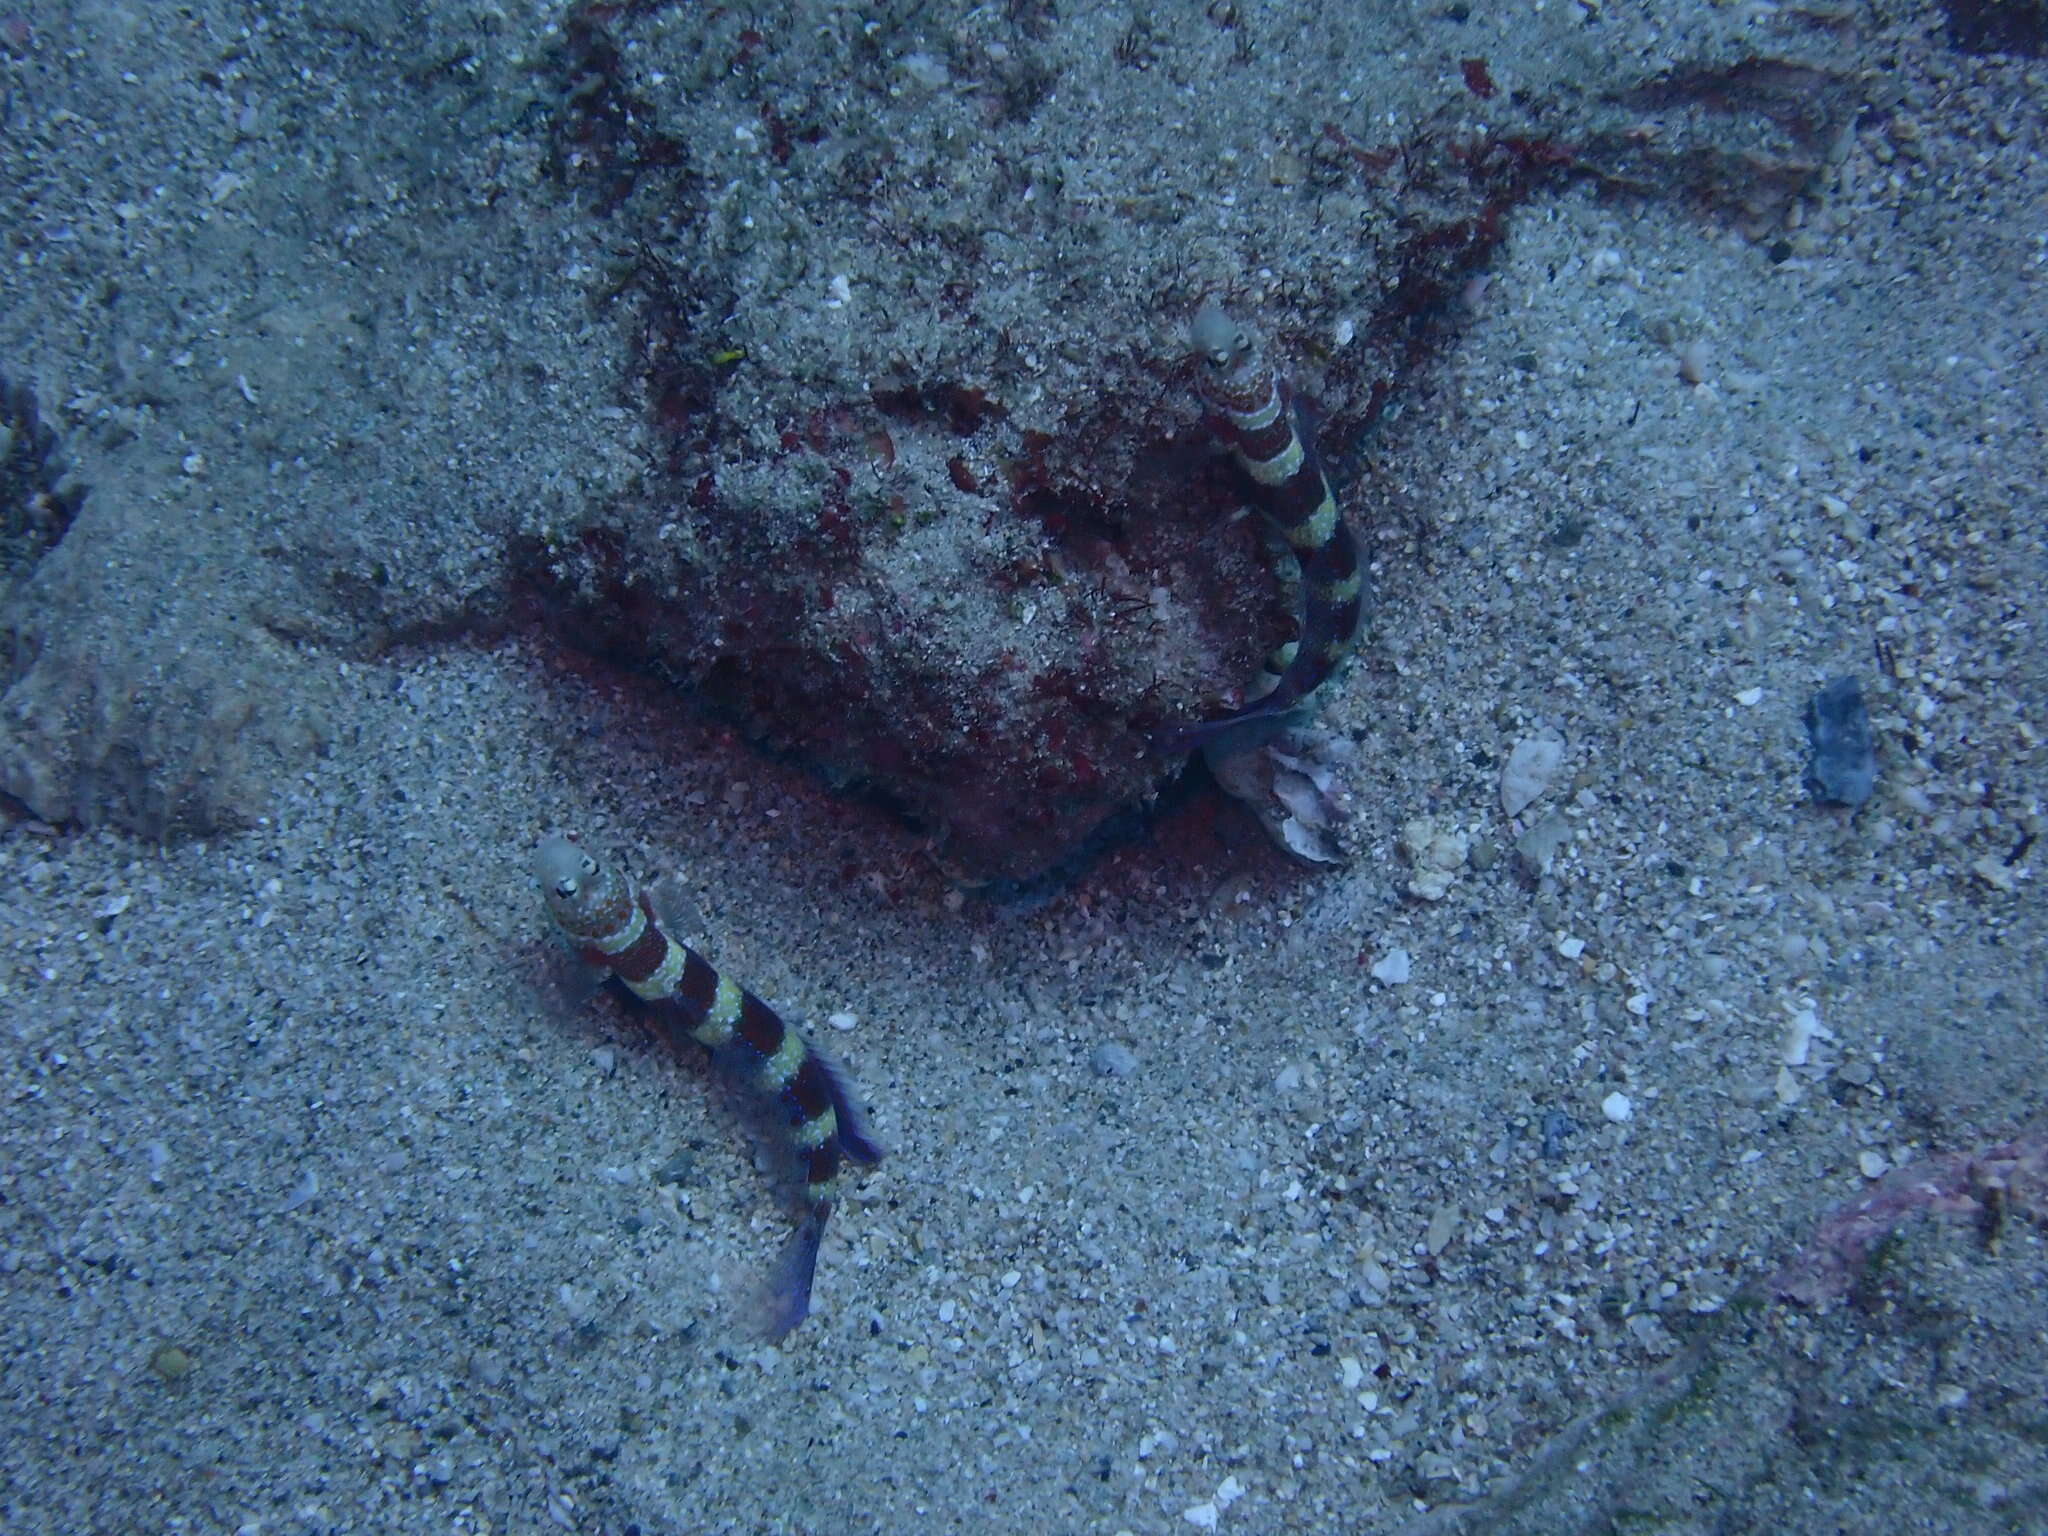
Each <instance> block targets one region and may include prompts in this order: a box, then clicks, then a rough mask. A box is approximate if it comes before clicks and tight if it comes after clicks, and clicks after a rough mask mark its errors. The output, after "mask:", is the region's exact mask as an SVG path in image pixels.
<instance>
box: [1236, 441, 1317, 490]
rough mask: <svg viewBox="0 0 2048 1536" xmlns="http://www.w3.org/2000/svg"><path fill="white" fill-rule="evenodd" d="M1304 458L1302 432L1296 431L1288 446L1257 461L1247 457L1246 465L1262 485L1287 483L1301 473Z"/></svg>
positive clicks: (1252, 475) (1248, 471)
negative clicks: (1268, 457)
mask: <svg viewBox="0 0 2048 1536" xmlns="http://www.w3.org/2000/svg"><path fill="white" fill-rule="evenodd" d="M1302 458H1303V455H1302V451H1301V434H1300V433H1299V432H1296V433H1293V434H1291V435H1290V436H1289V437H1288V439H1287V446H1286V447H1285V448H1282V449H1281V450H1280V451H1279V452H1278V453H1276V454H1274V455H1273V457H1271V458H1270V459H1260V460H1257V461H1256V462H1255V461H1253V460H1251V459H1245V460H1244V467H1245V470H1246V472H1247V473H1248V474H1250V475H1251V477H1252V478H1253V479H1254V480H1256V481H1258V482H1259V484H1261V485H1285V484H1286V483H1287V482H1288V481H1289V480H1292V479H1293V478H1294V477H1295V476H1296V475H1298V474H1300V473H1301V465H1302Z"/></svg>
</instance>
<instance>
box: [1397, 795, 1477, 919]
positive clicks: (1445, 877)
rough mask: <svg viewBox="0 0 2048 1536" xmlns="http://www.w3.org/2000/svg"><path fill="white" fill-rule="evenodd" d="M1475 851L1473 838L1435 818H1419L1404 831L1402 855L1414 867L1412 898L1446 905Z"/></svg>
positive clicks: (1402, 829)
mask: <svg viewBox="0 0 2048 1536" xmlns="http://www.w3.org/2000/svg"><path fill="white" fill-rule="evenodd" d="M1471 849H1472V839H1471V837H1470V835H1469V834H1467V833H1465V832H1462V831H1460V830H1459V829H1458V828H1456V827H1455V826H1450V825H1446V824H1444V823H1442V822H1440V821H1438V820H1437V818H1436V817H1434V816H1416V817H1413V818H1411V819H1410V820H1409V821H1408V822H1406V823H1405V824H1404V825H1403V826H1402V828H1401V852H1402V853H1403V854H1405V855H1406V856H1407V859H1408V862H1409V863H1410V864H1411V865H1412V866H1413V867H1414V871H1415V872H1414V874H1413V875H1412V876H1410V878H1409V880H1408V887H1407V889H1408V894H1409V895H1411V896H1415V897H1419V898H1420V899H1421V900H1423V901H1442V900H1443V899H1444V897H1446V896H1448V895H1449V894H1450V891H1451V885H1452V883H1453V882H1454V881H1456V879H1457V878H1458V872H1459V871H1460V870H1462V869H1463V868H1464V867H1465V857H1466V855H1467V854H1468V853H1470V852H1471Z"/></svg>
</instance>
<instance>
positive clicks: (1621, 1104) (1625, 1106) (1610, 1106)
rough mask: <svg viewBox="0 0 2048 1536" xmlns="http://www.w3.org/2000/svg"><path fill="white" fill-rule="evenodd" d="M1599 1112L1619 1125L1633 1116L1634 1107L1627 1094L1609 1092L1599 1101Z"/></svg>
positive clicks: (1634, 1112)
mask: <svg viewBox="0 0 2048 1536" xmlns="http://www.w3.org/2000/svg"><path fill="white" fill-rule="evenodd" d="M1600 1113H1601V1114H1603V1115H1605V1116H1606V1117H1607V1118H1608V1119H1610V1120H1612V1121H1613V1122H1614V1123H1615V1124H1616V1125H1621V1124H1624V1123H1625V1122H1627V1121H1630V1120H1633V1119H1634V1118H1635V1114H1636V1107H1635V1105H1634V1104H1633V1103H1631V1102H1630V1101H1629V1096H1628V1095H1627V1094H1625V1093H1618V1092H1617V1093H1610V1094H1609V1095H1607V1097H1606V1098H1604V1099H1602V1100H1601V1101H1600Z"/></svg>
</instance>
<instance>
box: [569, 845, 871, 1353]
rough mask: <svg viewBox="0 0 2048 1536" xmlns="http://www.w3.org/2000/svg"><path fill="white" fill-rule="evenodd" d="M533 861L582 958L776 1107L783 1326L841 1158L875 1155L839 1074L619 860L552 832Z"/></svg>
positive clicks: (800, 1298) (801, 1306)
mask: <svg viewBox="0 0 2048 1536" xmlns="http://www.w3.org/2000/svg"><path fill="white" fill-rule="evenodd" d="M533 872H534V877H535V878H536V879H537V880H538V881H539V882H540V888H541V894H542V896H543V897H544V898H545V899H546V901H547V906H548V913H549V915H550V916H551V917H553V918H554V920H555V926H556V927H557V928H558V929H560V930H561V933H562V936H563V937H564V938H565V939H567V940H568V941H569V943H570V945H571V946H572V947H573V948H574V949H575V951H576V953H577V955H578V956H579V957H580V958H581V959H582V960H583V961H584V963H585V964H587V965H589V966H591V967H592V968H594V969H596V970H598V971H600V972H606V973H609V975H611V976H615V977H617V978H618V980H619V981H620V982H622V983H623V984H624V985H625V986H626V988H627V989H628V990H629V991H631V992H632V993H633V994H634V995H635V996H636V997H639V998H640V999H642V1000H643V1001H644V1002H646V1004H647V1005H648V1006H649V1008H651V1009H652V1010H653V1011H654V1014H655V1019H656V1023H657V1025H658V1026H659V1027H660V1028H661V1030H662V1032H663V1033H665V1034H669V1035H674V1034H676V1033H684V1034H687V1035H689V1036H690V1038H692V1039H693V1040H696V1041H697V1042H698V1043H699V1044H701V1045H703V1046H706V1047H707V1048H709V1049H710V1050H711V1051H713V1052H714V1053H716V1054H719V1055H721V1056H727V1057H729V1058H731V1059H732V1060H733V1061H734V1062H735V1063H736V1064H737V1065H738V1066H739V1068H740V1071H741V1074H742V1076H743V1077H744V1078H745V1079H746V1080H747V1081H748V1082H749V1084H750V1085H751V1086H753V1087H755V1088H756V1089H757V1090H758V1091H759V1092H760V1093H761V1094H762V1095H764V1096H765V1098H766V1099H767V1100H768V1102H769V1103H770V1104H771V1105H772V1106H773V1111H771V1112H774V1111H779V1116H780V1119H781V1122H782V1125H783V1127H784V1128H785V1129H786V1132H787V1135H788V1139H789V1145H790V1148H791V1149H792V1150H793V1151H794V1153H795V1155H796V1161H797V1165H798V1167H799V1168H800V1169H801V1171H802V1174H803V1181H804V1189H803V1199H804V1216H803V1220H802V1222H801V1223H800V1224H799V1226H798V1228H797V1231H796V1234H795V1236H794V1237H793V1238H792V1239H791V1240H790V1244H789V1247H788V1248H787V1249H786V1250H785V1252H784V1255H783V1260H782V1264H781V1267H780V1268H779V1270H778V1271H777V1276H776V1280H775V1283H774V1285H773V1287H772V1289H771V1293H770V1296H769V1315H768V1317H767V1319H766V1329H767V1332H768V1335H769V1337H770V1338H773V1339H778V1340H779V1339H781V1338H783V1337H785V1336H786V1335H787V1334H788V1333H789V1331H790V1330H791V1329H793V1328H794V1327H796V1325H797V1324H798V1323H800V1322H802V1321H803V1320H804V1318H805V1317H806V1316H807V1315H808V1314H809V1312H810V1303H811V1279H812V1276H813V1275H814V1274H815V1273H816V1270H817V1263H818V1242H819V1239H820V1238H822V1237H823V1236H824V1232H825V1222H826V1219H827V1218H828V1217H829V1216H830V1215H831V1214H832V1205H833V1202H834V1201H835V1200H836V1199H837V1197H838V1193H839V1185H840V1180H841V1167H842V1164H843V1163H844V1162H855V1163H864V1164H869V1165H873V1164H875V1163H878V1162H880V1161H881V1160H882V1149H881V1148H880V1147H878V1146H877V1145H876V1144H875V1142H874V1140H873V1138H871V1137H870V1136H869V1134H868V1130H867V1125H866V1123H865V1122H864V1120H863V1119H862V1117H861V1114H860V1110H859V1109H858V1107H857V1106H856V1105H855V1104H854V1102H853V1096H852V1094H851V1093H850V1092H849V1091H848V1089H847V1085H846V1081H845V1079H844V1078H843V1077H841V1076H840V1074H839V1072H838V1071H837V1069H836V1068H834V1067H833V1065H832V1063H831V1062H830V1061H828V1060H827V1059H826V1058H825V1057H824V1056H822V1055H820V1054H819V1053H818V1052H817V1051H816V1050H814V1049H812V1048H811V1047H810V1046H808V1045H807V1044H805V1042H804V1038H803V1036H801V1035H799V1034H798V1033H797V1032H796V1031H795V1030H794V1029H791V1028H790V1027H789V1026H788V1025H787V1024H785V1023H783V1022H782V1019H781V1016H780V1015H778V1014H777V1013H776V1012H775V1010H774V1009H773V1008H770V1007H769V1006H768V1005H767V1004H766V1003H764V1002H762V1001H761V999H760V998H758V997H756V996H754V994H753V993H751V992H749V991H747V990H746V989H745V988H744V987H741V986H739V985H737V984H736V983H735V982H733V981H732V980H731V979H730V978H729V977H725V976H721V975H720V974H719V973H718V970H717V968H716V967H714V966H713V965H712V964H711V962H710V961H709V960H706V959H705V958H704V957H703V956H702V955H700V954H698V953H697V952H696V951H695V950H694V949H691V948H690V947H689V946H688V945H687V944H684V943H682V942H681V941H680V940H677V939H675V938H672V937H671V936H670V935H669V933H668V931H667V929H666V928H665V927H664V925H663V922H662V919H661V917H660V916H659V915H658V913H657V911H656V907H655V902H654V900H653V898H652V896H651V895H650V893H649V892H647V891H645V890H643V889H641V888H640V887H639V886H637V885H636V884H635V883H634V881H633V877H632V876H631V875H629V874H627V873H626V872H625V871H624V870H623V869H619V868H616V867H615V866H612V865H608V864H602V863H600V862H599V861H598V860H597V859H595V858H593V857H592V856H591V855H590V854H589V853H588V852H586V851H585V850H584V849H582V848H580V847H578V846H577V845H576V844H575V843H572V842H570V841H569V840H568V839H567V838H565V837H551V838H548V839H547V840H546V841H545V842H543V843H542V844H541V845H540V849H539V851H538V852H537V853H536V854H535V855H534V860H533Z"/></svg>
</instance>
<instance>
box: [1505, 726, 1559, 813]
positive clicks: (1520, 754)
mask: <svg viewBox="0 0 2048 1536" xmlns="http://www.w3.org/2000/svg"><path fill="white" fill-rule="evenodd" d="M1563 766H1564V737H1563V736H1561V735H1560V734H1559V733H1558V732H1556V731H1554V730H1552V729H1550V728H1549V727H1548V726H1546V727H1544V728H1543V729H1542V730H1540V731H1538V732H1537V733H1536V734H1535V735H1533V736H1525V737H1523V738H1522V739H1521V740H1520V741H1518V742H1516V743H1515V746H1514V750H1513V751H1511V752H1510V753H1508V760H1507V764H1506V766H1505V767H1503V768H1502V769H1501V771H1500V807H1501V809H1502V810H1504V811H1506V812H1507V813H1508V814H1509V815H1510V816H1519V815H1521V814H1522V812H1524V811H1526V810H1527V809H1528V808H1529V807H1530V806H1532V805H1534V804H1535V803H1536V802H1537V801H1538V800H1540V799H1542V798H1543V796H1544V795H1545V794H1547V793H1548V792H1549V790H1550V786H1551V785H1552V784H1554V783H1555V782H1556V781H1557V773H1558V770H1559V769H1560V768H1562V767H1563Z"/></svg>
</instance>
